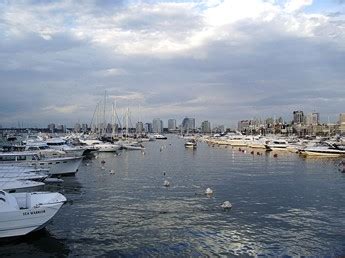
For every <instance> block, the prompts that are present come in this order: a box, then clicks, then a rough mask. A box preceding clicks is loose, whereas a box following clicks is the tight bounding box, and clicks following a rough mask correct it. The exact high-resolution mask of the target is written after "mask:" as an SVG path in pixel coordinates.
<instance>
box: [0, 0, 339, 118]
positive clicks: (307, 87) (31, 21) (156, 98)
mask: <svg viewBox="0 0 345 258" xmlns="http://www.w3.org/2000/svg"><path fill="white" fill-rule="evenodd" d="M279 2H280V1H264V0H243V1H237V0H228V1H220V0H219V1H218V0H200V1H160V2H156V1H131V2H128V1H120V2H117V1H83V2H78V1H67V0H66V1H58V2H56V1H31V2H26V1H16V2H2V3H0V5H1V6H0V7H1V8H0V21H1V22H0V36H1V38H2V40H1V41H0V58H1V60H2V62H0V79H1V90H2V94H1V96H0V110H1V116H2V122H1V123H6V124H9V123H16V122H17V121H18V119H19V120H25V121H26V119H27V118H30V119H27V120H28V121H30V120H37V121H39V122H38V123H41V124H43V125H44V124H45V123H47V122H53V121H54V120H57V121H56V122H61V123H74V122H75V121H76V120H79V121H81V120H83V121H85V122H87V121H90V120H91V117H92V114H93V111H94V109H95V106H96V105H97V103H98V102H99V101H100V100H101V99H102V98H103V95H104V91H107V93H108V95H109V103H110V102H111V101H112V100H116V102H117V107H118V109H119V113H122V109H123V110H124V109H125V108H126V107H130V108H131V109H133V110H135V111H133V116H139V115H137V114H138V111H137V110H138V106H139V105H140V109H141V112H140V113H141V115H140V116H141V117H142V118H143V119H147V120H148V121H150V120H151V119H152V117H161V118H163V119H167V118H169V117H179V118H182V117H183V116H184V115H188V116H195V117H197V118H199V119H200V120H201V119H203V118H204V117H205V119H208V120H211V121H212V119H214V120H215V121H217V123H225V124H228V125H230V124H236V120H239V119H242V118H251V117H253V116H254V115H255V116H259V115H260V116H268V115H272V113H274V114H276V115H280V114H281V115H285V116H290V113H291V112H292V111H293V109H295V108H298V109H303V108H305V109H308V110H310V109H320V112H322V110H325V112H327V113H329V114H331V113H336V114H338V113H340V112H343V111H344V110H340V107H342V106H345V105H344V104H345V102H344V99H343V98H342V97H341V96H343V95H344V92H343V90H342V87H343V85H344V82H345V74H344V66H345V61H344V60H345V32H344V29H343V28H344V20H343V18H342V16H341V15H340V13H342V10H341V9H340V8H339V5H337V4H335V5H334V6H331V7H332V8H331V7H329V8H328V9H327V10H332V13H334V15H331V14H330V12H329V11H328V12H327V13H322V12H316V11H314V12H311V11H306V9H308V8H305V7H312V6H313V5H314V4H313V2H312V1H310V0H309V1H307V0H303V1H294V0H291V1H286V2H284V4H279ZM337 6H338V7H337ZM327 92H331V93H332V94H327ZM14 93H15V94H16V98H14V97H13V94H14Z"/></svg>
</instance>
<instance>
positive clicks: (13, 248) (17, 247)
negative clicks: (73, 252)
mask: <svg viewBox="0 0 345 258" xmlns="http://www.w3.org/2000/svg"><path fill="white" fill-rule="evenodd" d="M0 244H1V248H0V256H2V257H6V256H17V257H27V256H28V255H31V256H41V257H51V256H55V257H63V256H68V255H69V253H70V249H69V248H68V246H67V245H66V239H58V238H56V237H55V236H54V235H52V234H51V233H49V231H48V230H46V229H42V230H39V231H37V232H34V233H31V234H29V235H27V236H24V237H21V238H8V239H5V240H4V241H1V242H0Z"/></svg>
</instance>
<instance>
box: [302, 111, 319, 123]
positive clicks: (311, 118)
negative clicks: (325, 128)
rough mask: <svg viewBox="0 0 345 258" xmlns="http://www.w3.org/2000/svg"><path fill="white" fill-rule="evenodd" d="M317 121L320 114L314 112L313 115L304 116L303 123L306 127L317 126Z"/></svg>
mask: <svg viewBox="0 0 345 258" xmlns="http://www.w3.org/2000/svg"><path fill="white" fill-rule="evenodd" d="M319 119H320V114H319V113H315V112H314V113H310V114H308V115H307V116H306V121H305V122H306V124H307V125H318V124H319Z"/></svg>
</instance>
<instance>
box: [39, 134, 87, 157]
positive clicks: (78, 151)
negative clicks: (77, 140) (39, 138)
mask: <svg viewBox="0 0 345 258" xmlns="http://www.w3.org/2000/svg"><path fill="white" fill-rule="evenodd" d="M45 143H46V144H47V145H48V146H49V147H50V148H52V149H55V150H60V151H64V152H66V153H67V154H71V155H74V156H83V154H84V152H85V151H86V148H84V147H83V146H70V145H68V144H67V143H66V141H65V140H63V139H61V138H51V139H47V140H46V141H45Z"/></svg>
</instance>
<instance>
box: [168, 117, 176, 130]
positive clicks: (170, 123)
mask: <svg viewBox="0 0 345 258" xmlns="http://www.w3.org/2000/svg"><path fill="white" fill-rule="evenodd" d="M168 130H169V131H172V130H176V119H169V120H168Z"/></svg>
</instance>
